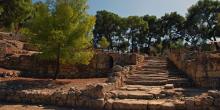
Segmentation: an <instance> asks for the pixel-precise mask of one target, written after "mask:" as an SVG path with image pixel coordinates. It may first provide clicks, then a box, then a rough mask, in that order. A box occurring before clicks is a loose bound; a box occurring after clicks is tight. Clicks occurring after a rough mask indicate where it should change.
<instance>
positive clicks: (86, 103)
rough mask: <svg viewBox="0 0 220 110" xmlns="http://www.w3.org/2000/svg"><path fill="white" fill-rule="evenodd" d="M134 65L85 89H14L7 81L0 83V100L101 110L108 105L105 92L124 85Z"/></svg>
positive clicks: (134, 67)
mask: <svg viewBox="0 0 220 110" xmlns="http://www.w3.org/2000/svg"><path fill="white" fill-rule="evenodd" d="M134 69H136V66H135V65H133V66H125V67H122V68H121V69H120V70H119V71H115V72H114V74H113V76H112V77H109V80H108V82H106V83H99V84H96V85H94V84H93V85H88V86H87V87H86V88H85V89H82V90H80V89H77V88H75V87H72V88H70V89H69V90H63V89H60V90H56V91H44V90H43V89H36V90H34V89H24V88H19V89H14V88H10V87H8V85H7V83H3V82H2V83H1V86H0V94H1V95H0V101H4V102H5V101H8V102H22V103H31V104H49V105H57V106H65V107H67V106H68V107H80V108H90V109H95V110H102V109H104V108H105V107H106V105H109V103H108V102H107V99H108V98H109V96H108V94H107V92H108V91H111V90H115V89H117V88H120V87H122V86H123V85H124V80H125V78H126V77H127V75H128V74H129V72H130V71H133V70H134ZM111 106H112V105H111Z"/></svg>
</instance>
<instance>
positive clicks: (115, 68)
mask: <svg viewBox="0 0 220 110" xmlns="http://www.w3.org/2000/svg"><path fill="white" fill-rule="evenodd" d="M112 71H113V72H120V71H123V67H122V66H120V65H115V66H114V67H113V68H112Z"/></svg>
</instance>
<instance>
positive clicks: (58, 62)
mask: <svg viewBox="0 0 220 110" xmlns="http://www.w3.org/2000/svg"><path fill="white" fill-rule="evenodd" d="M59 73H60V44H58V47H57V59H56V72H55V75H54V78H53V80H56V79H57V76H58V74H59Z"/></svg>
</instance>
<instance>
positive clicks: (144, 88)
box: [120, 85, 164, 91]
mask: <svg viewBox="0 0 220 110" xmlns="http://www.w3.org/2000/svg"><path fill="white" fill-rule="evenodd" d="M163 88H164V86H145V85H125V86H124V87H121V88H120V90H127V91H150V90H155V89H163Z"/></svg>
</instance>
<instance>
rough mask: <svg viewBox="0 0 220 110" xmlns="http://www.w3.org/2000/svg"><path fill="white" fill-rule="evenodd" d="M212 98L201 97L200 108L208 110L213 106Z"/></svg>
mask: <svg viewBox="0 0 220 110" xmlns="http://www.w3.org/2000/svg"><path fill="white" fill-rule="evenodd" d="M213 104H214V98H213V97H211V96H207V97H203V98H202V106H203V107H204V109H208V107H210V106H213Z"/></svg>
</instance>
